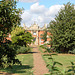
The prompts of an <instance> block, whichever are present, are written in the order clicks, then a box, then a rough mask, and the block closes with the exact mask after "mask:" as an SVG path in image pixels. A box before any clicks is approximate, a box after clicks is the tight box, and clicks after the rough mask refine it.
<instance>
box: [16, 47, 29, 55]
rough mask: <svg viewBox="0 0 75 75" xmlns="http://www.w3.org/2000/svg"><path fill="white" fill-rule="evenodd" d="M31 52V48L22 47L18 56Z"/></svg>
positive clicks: (18, 51)
mask: <svg viewBox="0 0 75 75" xmlns="http://www.w3.org/2000/svg"><path fill="white" fill-rule="evenodd" d="M29 51H30V47H25V46H21V47H20V48H19V49H18V50H17V54H24V53H28V52H29Z"/></svg>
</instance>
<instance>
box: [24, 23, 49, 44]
mask: <svg viewBox="0 0 75 75" xmlns="http://www.w3.org/2000/svg"><path fill="white" fill-rule="evenodd" d="M23 27H24V29H25V31H28V32H30V33H31V34H32V36H33V37H34V39H33V40H34V41H35V42H34V44H35V45H43V44H44V40H43V39H42V36H41V35H42V34H44V32H45V30H44V29H46V24H45V25H44V26H43V27H42V28H41V27H39V26H38V24H36V23H34V24H33V25H31V26H30V27H27V26H26V25H25V24H23ZM48 34H49V33H48ZM47 37H48V36H47ZM49 40H50V39H49V38H47V43H48V42H49Z"/></svg>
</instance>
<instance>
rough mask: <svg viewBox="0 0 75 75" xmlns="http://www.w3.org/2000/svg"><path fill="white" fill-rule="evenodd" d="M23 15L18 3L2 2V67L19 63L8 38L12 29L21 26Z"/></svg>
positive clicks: (0, 64) (0, 46)
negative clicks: (17, 6)
mask: <svg viewBox="0 0 75 75" xmlns="http://www.w3.org/2000/svg"><path fill="white" fill-rule="evenodd" d="M21 13H22V12H21V9H16V1H14V0H2V1H0V67H4V66H3V65H4V64H8V66H10V65H11V63H13V64H15V62H17V61H19V60H18V59H15V57H16V52H15V50H14V47H12V46H11V43H10V41H8V40H7V39H6V37H7V34H8V33H9V32H10V31H11V30H12V27H15V26H16V25H19V24H20V21H21V18H20V15H21ZM4 58H6V60H5V59H4Z"/></svg>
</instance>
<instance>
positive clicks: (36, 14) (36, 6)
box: [0, 0, 75, 27]
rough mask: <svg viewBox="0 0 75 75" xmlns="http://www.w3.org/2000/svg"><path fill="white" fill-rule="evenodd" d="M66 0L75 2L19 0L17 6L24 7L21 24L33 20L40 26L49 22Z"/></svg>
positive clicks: (62, 0)
mask: <svg viewBox="0 0 75 75" xmlns="http://www.w3.org/2000/svg"><path fill="white" fill-rule="evenodd" d="M0 1H1V0H0ZM67 2H71V3H72V4H75V0H19V1H18V3H17V8H22V7H23V8H24V9H25V10H24V11H23V14H22V15H21V18H22V21H21V26H23V24H25V25H26V26H31V24H33V23H34V21H36V23H37V24H38V25H39V26H41V27H42V26H44V24H49V23H50V21H51V20H54V18H55V15H57V14H58V12H59V11H60V9H61V8H64V5H63V4H66V3H67Z"/></svg>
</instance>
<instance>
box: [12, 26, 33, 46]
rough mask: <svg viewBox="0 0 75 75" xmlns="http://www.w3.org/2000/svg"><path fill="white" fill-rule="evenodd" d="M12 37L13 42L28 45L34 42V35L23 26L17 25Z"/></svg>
mask: <svg viewBox="0 0 75 75" xmlns="http://www.w3.org/2000/svg"><path fill="white" fill-rule="evenodd" d="M11 39H12V43H13V44H16V45H19V46H23V45H25V47H27V45H28V44H30V43H31V42H32V39H33V37H32V35H31V33H29V32H25V30H24V29H23V28H22V27H16V28H15V29H14V30H13V31H12V32H11Z"/></svg>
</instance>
